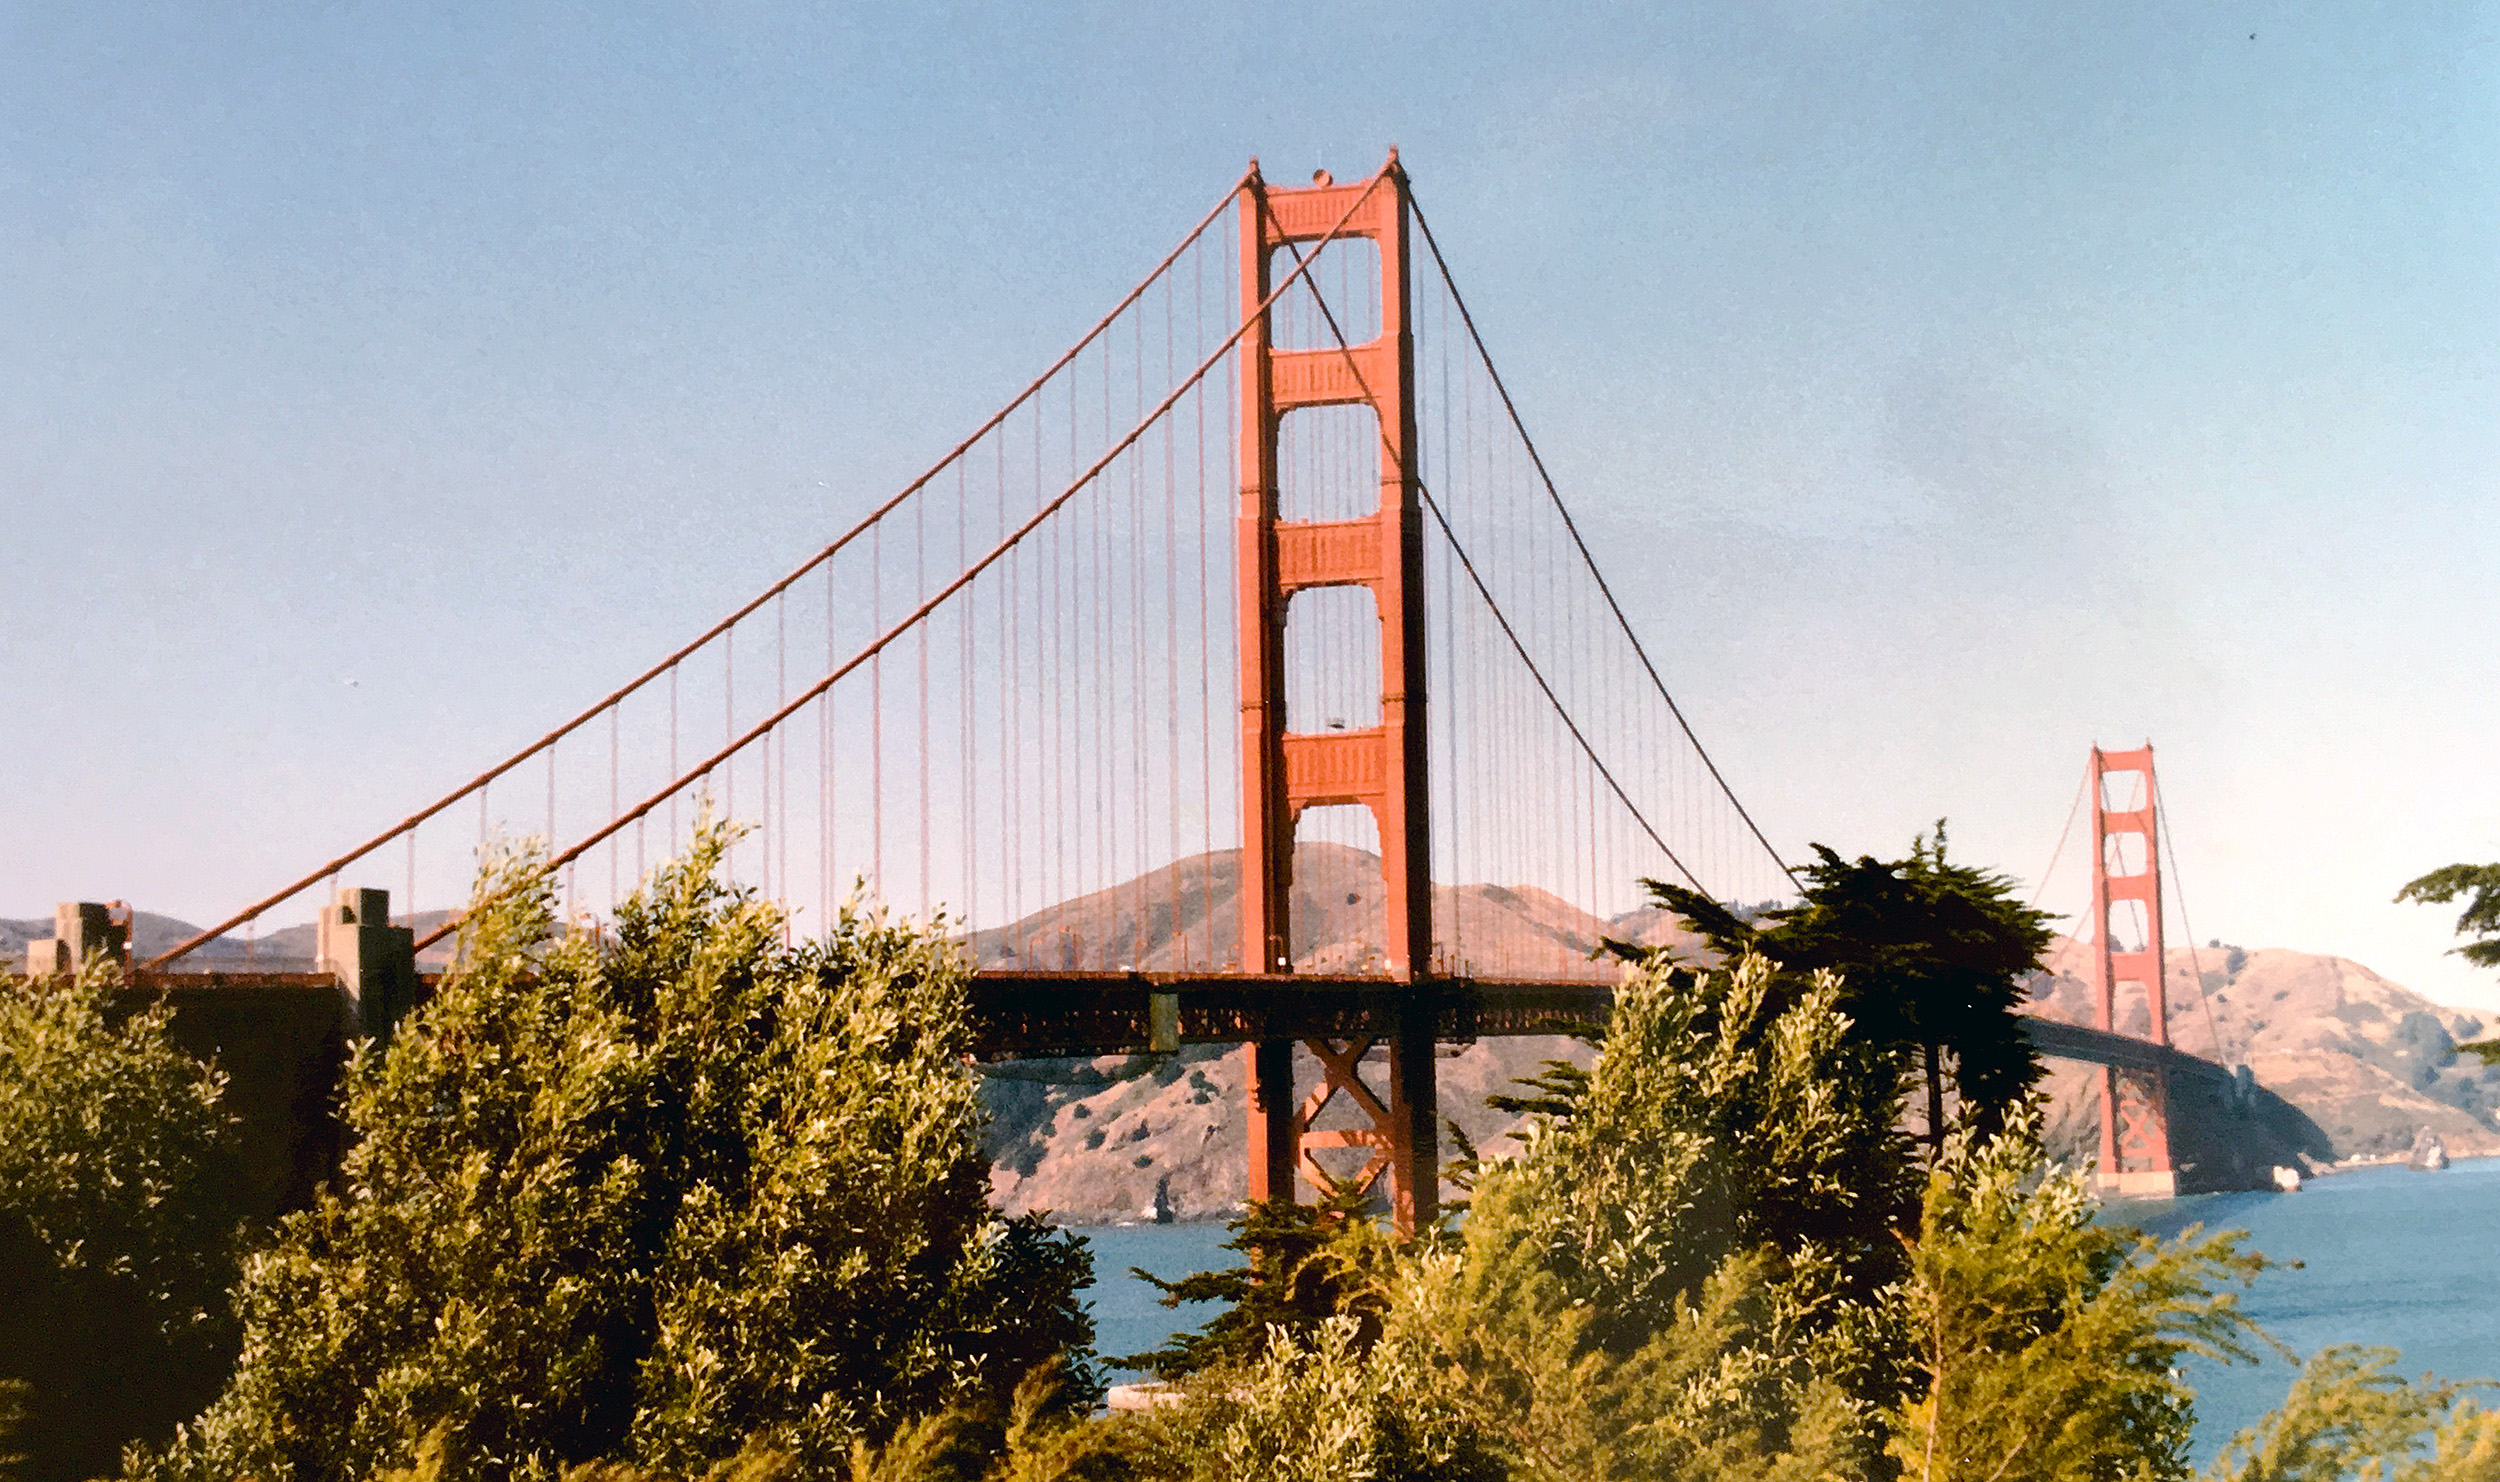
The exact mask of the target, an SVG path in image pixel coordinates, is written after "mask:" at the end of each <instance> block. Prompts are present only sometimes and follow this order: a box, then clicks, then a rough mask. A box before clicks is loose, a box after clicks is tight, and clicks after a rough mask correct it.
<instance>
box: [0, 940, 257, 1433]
mask: <svg viewBox="0 0 2500 1482" xmlns="http://www.w3.org/2000/svg"><path fill="white" fill-rule="evenodd" d="M123 997H124V994H123V990H122V983H121V977H120V973H119V970H118V969H117V968H115V967H113V966H112V965H111V964H109V963H106V962H103V961H101V960H99V961H97V962H92V963H90V964H88V965H87V966H86V967H85V968H84V969H83V970H82V971H80V972H79V973H77V974H76V975H74V976H68V977H45V978H35V979H23V978H0V1452H10V1453H15V1454H16V1455H17V1460H16V1462H15V1467H16V1471H15V1473H14V1474H15V1475H19V1476H24V1477H28V1478H39V1477H41V1478H50V1477H65V1478H66V1477H86V1476H92V1475H94V1474H96V1473H97V1472H100V1471H103V1470H105V1469H107V1468H109V1467H110V1466H111V1465H112V1463H113V1461H114V1459H115V1457H116V1456H117V1455H118V1453H119V1452H120V1449H121V1447H122V1444H123V1443H124V1442H126V1441H129V1440H132V1439H135V1438H139V1437H147V1438H150V1439H159V1440H161V1439H162V1438H163V1437H164V1435H165V1434H166V1433H168V1432H169V1431H171V1429H172V1428H173V1426H174V1423H175V1422H176V1421H178V1420H180V1419H182V1418H183V1416H185V1415H186V1414H188V1413H190V1412H191V1411H192V1410H194V1409H196V1408H197V1407H198V1406H199V1405H200V1404H201V1403H202V1402H203V1401H205V1400H206V1399H207V1398H208V1397H209V1395H211V1394H213V1393H214V1392H215V1388H216V1384H217V1379H218V1376H219V1374H220V1373H221V1371H222V1369H223V1366H224V1363H225V1360H226V1359H227V1357H228V1356H229V1352H230V1340H231V1325H230V1323H229V1320H228V1306H227V1301H226V1287H227V1285H228V1283H229V1282H230V1281H231V1279H232V1276H233V1271H234V1265H233V1262H234V1249H235V1235H236V1231H235V1224H236V1216H235V1212H234V1210H235V1206H234V1202H233V1200H232V1197H231V1194H232V1190H233V1187H234V1177H233V1168H232V1164H231V1159H232V1155H233V1139H234V1135H235V1134H234V1120H233V1118H232V1117H231V1116H229V1115H228V1114H227V1113H226V1111H225V1110H224V1108H223V1107H222V1105H221V1104H220V1099H221V1096H222V1092H223V1088H224V1084H225V1081H224V1077H223V1076H222V1075H221V1074H219V1073H218V1072H217V1071H216V1070H215V1069H214V1068H213V1067H210V1066H207V1065H203V1064H201V1063H200V1062H198V1061H196V1060H193V1059H192V1058H190V1057H189V1056H188V1055H186V1054H184V1053H183V1052H182V1050H180V1049H179V1048H178V1047H176V1046H175V1045H174V1044H173V1043H172V1041H171V1040H169V1039H168V1038H167V1037H166V1033H165V1028H166V1023H167V1021H168V1018H169V1014H168V1012H167V1010H166V1009H165V1008H164V1007H163V1006H162V1005H152V1006H139V1007H138V1008H136V1010H135V1011H133V1010H132V1006H131V1005H129V1004H126V1003H123V1002H121V1001H120V1000H122V999H123ZM11 1412H14V1414H13V1415H12V1414H11Z"/></svg>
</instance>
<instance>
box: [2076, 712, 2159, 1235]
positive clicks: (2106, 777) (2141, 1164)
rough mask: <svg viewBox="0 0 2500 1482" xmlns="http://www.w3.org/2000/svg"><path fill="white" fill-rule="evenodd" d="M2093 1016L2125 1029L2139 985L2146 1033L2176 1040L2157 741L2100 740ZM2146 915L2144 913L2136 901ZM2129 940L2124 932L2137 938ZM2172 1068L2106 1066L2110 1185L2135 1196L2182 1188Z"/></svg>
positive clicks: (2095, 773)
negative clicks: (2119, 745)
mask: <svg viewBox="0 0 2500 1482" xmlns="http://www.w3.org/2000/svg"><path fill="white" fill-rule="evenodd" d="M2091 787H2092V923H2093V931H2094V934H2095V936H2096V937H2097V939H2098V940H2097V942H2096V943H2095V950H2094V953H2093V961H2094V964H2095V967H2096V969H2097V970H2096V971H2095V973H2094V975H2093V976H2094V981H2093V989H2094V995H2093V1008H2094V1011H2095V1012H2094V1022H2095V1023H2096V1024H2097V1025H2098V1027H2100V1028H2101V1029H2102V1030H2104V1031H2112V1030H2115V1029H2116V1028H2117V1024H2116V1013H2117V998H2118V989H2119V987H2120V986H2121V985H2122V984H2123V985H2131V986H2134V987H2138V988H2140V989H2141V990H2142V991H2143V994H2144V1006H2145V1009H2146V1010H2147V1011H2148V1012H2149V1013H2150V1015H2151V1017H2152V1028H2151V1031H2150V1032H2149V1034H2148V1035H2147V1038H2149V1039H2150V1040H2151V1041H2152V1043H2154V1044H2156V1045H2160V1046H2163V1047H2165V1048H2167V1047H2168V1045H2169V1044H2170V1020H2169V1001H2168V994H2167V992H2166V991H2165V985H2164V983H2163V964H2164V962H2165V961H2166V959H2165V958H2164V956H2163V942H2162V930H2161V831H2160V827H2159V822H2158V820H2157V819H2156V817H2155V815H2154V809H2155V807H2156V804H2157V796H2158V795H2157V794H2156V792H2155V790H2154V786H2153V743H2151V742H2150V741H2147V742H2145V743H2144V745H2143V746H2142V747H2140V748H2138V749H2137V750H2134V751H2103V750H2102V749H2101V748H2099V747H2097V746H2095V747H2093V748H2092V780H2091ZM2139 907H2140V908H2141V911H2142V918H2141V920H2140V921H2139V920H2138V919H2137V908H2139ZM2139 926H2140V927H2141V945H2140V946H2138V945H2129V946H2124V947H2122V946H2120V945H2119V938H2120V936H2121V935H2122V934H2123V935H2124V936H2125V938H2126V940H2127V941H2128V942H2129V943H2130V944H2133V943H2136V942H2137V941H2138V940H2139V937H2138V931H2137V928H2138V927H2139ZM2169 1092H2170V1087H2169V1076H2168V1075H2167V1073H2165V1072H2164V1071H2163V1070H2162V1069H2161V1068H2160V1067H2159V1065H2158V1063H2156V1064H2154V1065H2149V1066H2140V1067H2139V1066H2119V1065H2104V1066H2102V1067H2101V1174H2100V1182H2101V1187H2102V1188H2103V1189H2104V1190H2106V1191H2108V1192H2110V1193H2114V1194H2122V1195H2127V1196H2130V1197H2135V1198H2168V1197H2170V1196H2171V1195H2173V1194H2176V1193H2177V1192H2178V1191H2179V1177H2178V1173H2177V1171H2176V1170H2175V1169H2174V1168H2173V1167H2172V1164H2171V1158H2170V1094H2169Z"/></svg>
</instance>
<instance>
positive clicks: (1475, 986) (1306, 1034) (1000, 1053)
mask: <svg viewBox="0 0 2500 1482" xmlns="http://www.w3.org/2000/svg"><path fill="white" fill-rule="evenodd" d="M137 976H138V981H139V983H140V985H141V986H142V987H145V988H151V989H156V990H160V991H163V992H166V993H168V994H171V995H174V996H175V997H176V998H177V999H179V998H181V997H184V996H189V995H240V994H242V993H245V992H260V993H266V992H269V991H272V990H292V991H295V992H304V993H336V992H338V991H339V988H338V980H337V979H335V978H333V977H332V976H330V975H329V974H327V973H305V972H226V971H214V972H180V973H177V972H142V973H140V974H138V975H137ZM440 980H441V979H440V975H439V974H434V973H427V974H423V975H421V981H422V982H423V984H424V985H425V987H426V988H427V989H429V990H430V989H431V988H432V987H433V986H434V985H435V984H436V983H437V982H439V981H440ZM1158 994H1169V995H1171V996H1173V997H1174V998H1176V999H1177V1000H1178V1001H1179V1002H1178V1008H1179V1011H1180V1012H1179V1025H1180V1039H1181V1042H1182V1043H1184V1044H1242V1043H1246V1042H1249V1041H1252V1040H1261V1039H1296V1038H1320V1037H1328V1038H1337V1039H1351V1038H1357V1037H1361V1036H1367V1035H1386V1034H1388V1033H1390V1032H1391V1031H1392V1030H1393V1029H1395V1028H1396V1027H1397V1026H1398V1024H1399V1022H1400V1021H1401V1019H1402V1018H1403V1017H1405V1016H1407V1015H1409V1014H1414V1013H1428V1014H1430V1015H1431V1020H1432V1026H1433V1035H1434V1037H1435V1038H1437V1039H1442V1040H1450V1041H1458V1042H1464V1041H1468V1040H1475V1039H1481V1038H1486V1037H1492V1036H1501V1035H1519V1034H1573V1033H1583V1032H1587V1031H1590V1030H1594V1029H1597V1028H1600V1027H1602V1026H1603V1025H1604V1024H1605V1022H1606V1014H1607V1011H1608V1009H1610V1008H1611V1007H1612V1006H1613V1003H1614V990H1613V988H1612V987H1611V986H1609V985H1607V984H1603V983H1586V982H1581V983H1573V982H1556V981H1537V980H1496V979H1484V978H1433V979H1427V980H1425V981H1423V982H1420V983H1413V984H1409V983H1403V982H1400V981H1398V980H1396V979H1394V978H1388V977H1381V976H1373V975H1357V974H1321V973H1294V974H1271V975H1267V976H1257V975H1252V974H1247V973H1215V972H1199V973H1147V972H984V973H975V974H973V976H972V986H971V1008H972V1020H973V1042H974V1046H975V1052H976V1053H977V1054H979V1055H980V1056H981V1057H982V1058H983V1059H1008V1058H1014V1057H1017V1056H1038V1055H1107V1054H1119V1053H1123V1052H1134V1051H1142V1050H1144V1049H1146V1048H1147V1047H1148V1046H1149V1044H1150V1043H1151V1040H1152V1034H1153V1023H1152V1015H1153V1009H1152V1002H1151V1001H1152V999H1153V997H1154V996H1156V995H1158Z"/></svg>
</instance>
